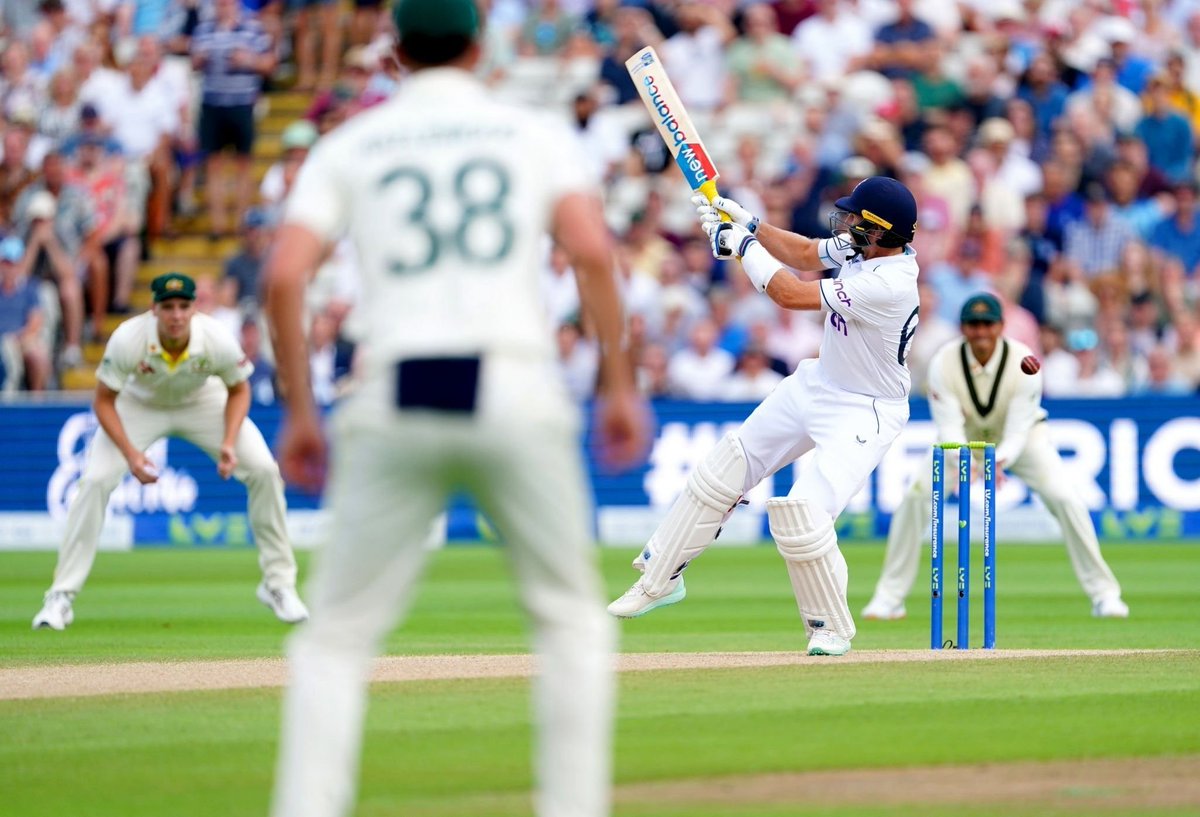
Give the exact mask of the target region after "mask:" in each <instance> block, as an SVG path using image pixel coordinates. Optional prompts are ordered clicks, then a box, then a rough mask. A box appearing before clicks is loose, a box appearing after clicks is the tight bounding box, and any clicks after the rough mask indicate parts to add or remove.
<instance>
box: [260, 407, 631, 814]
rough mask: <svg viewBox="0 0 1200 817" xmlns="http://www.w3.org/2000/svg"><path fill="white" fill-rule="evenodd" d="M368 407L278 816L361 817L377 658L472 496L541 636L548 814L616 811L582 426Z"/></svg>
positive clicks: (344, 470)
mask: <svg viewBox="0 0 1200 817" xmlns="http://www.w3.org/2000/svg"><path fill="white" fill-rule="evenodd" d="M529 397H532V395H526V396H525V398H529ZM525 398H522V399H525ZM355 401H358V402H359V403H367V402H369V401H368V399H367V398H363V397H362V395H361V394H359V395H356V396H355V397H351V398H349V401H348V405H346V406H343V407H342V408H341V409H339V411H338V413H337V414H336V416H335V418H334V421H333V432H334V434H333V437H334V457H333V466H332V470H331V475H330V488H329V494H328V497H327V500H328V504H329V506H330V508H331V510H332V514H333V526H332V530H333V531H335V532H336V536H335V538H334V539H333V540H332V541H330V542H328V543H327V544H326V545H325V546H324V547H323V548H322V549H321V550H320V551H319V552H318V553H317V556H316V559H315V562H314V567H313V571H312V575H311V579H310V583H309V587H308V591H307V594H306V595H307V598H308V603H309V610H310V618H309V620H308V622H307V623H306V624H304V625H302V626H301V627H300V628H299V629H298V630H297V631H296V632H295V633H294V634H293V635H292V636H291V638H290V639H289V644H288V655H289V659H290V667H291V668H290V676H291V680H290V684H289V687H288V691H287V695H286V699H285V703H284V721H283V734H282V739H281V745H280V755H279V765H278V774H277V778H276V787H275V795H274V800H273V805H272V812H271V813H272V814H273V815H274V817H342V815H347V814H349V813H351V811H352V809H353V804H354V801H355V790H356V786H357V777H358V762H359V753H360V749H361V743H362V732H363V715H364V709H365V705H366V694H367V677H368V674H369V671H370V667H371V662H372V659H373V657H374V656H375V655H376V654H377V652H378V650H379V649H380V643H381V641H382V639H383V638H384V636H385V635H386V634H387V633H388V632H389V631H390V630H391V629H392V628H393V626H394V625H395V624H396V623H397V622H398V621H400V620H401V619H402V618H403V616H404V613H405V612H406V609H407V607H408V604H409V602H410V601H411V599H412V596H413V585H414V584H415V582H416V580H417V578H418V575H419V573H420V572H421V568H422V565H423V563H424V560H425V555H426V551H425V549H424V548H423V547H422V543H423V542H424V541H425V540H426V539H427V537H428V531H429V527H430V523H431V522H432V521H433V519H434V518H435V516H437V515H438V514H439V513H440V512H441V511H442V509H443V507H444V506H445V503H446V500H447V497H448V496H449V495H450V493H451V492H452V491H454V490H456V489H462V490H466V491H467V492H469V493H470V494H471V495H472V496H473V497H474V498H475V500H476V502H477V503H478V505H479V507H480V508H481V509H482V510H483V511H484V513H486V514H487V516H488V517H489V518H490V519H491V521H492V522H493V523H494V525H495V527H496V528H497V530H498V532H499V533H500V535H501V536H502V538H503V540H504V542H505V551H506V554H507V556H508V560H509V563H510V565H511V568H512V571H513V574H514V576H515V578H516V581H517V585H518V588H519V592H520V598H521V602H522V605H523V606H524V608H525V612H526V613H527V615H528V617H529V620H530V622H531V625H532V637H533V649H534V651H535V653H536V655H537V662H538V672H537V676H536V678H535V679H534V680H533V701H534V717H535V735H536V740H535V744H536V745H535V758H534V776H535V779H536V784H537V794H536V802H535V811H536V814H537V815H539V817H603V816H604V815H607V814H608V813H609V797H610V780H611V758H610V754H611V740H612V738H611V729H612V717H613V705H614V703H613V702H614V694H615V693H614V675H613V663H614V659H613V650H614V647H615V627H614V624H613V622H612V620H611V619H610V617H609V616H608V615H607V614H606V613H605V611H604V601H603V595H602V587H601V582H600V578H599V574H598V572H597V570H596V568H595V564H594V558H595V554H594V548H593V546H592V542H591V536H590V533H589V525H588V521H587V520H588V519H589V507H588V503H587V500H586V498H585V497H586V496H587V491H586V488H585V481H584V472H583V467H582V463H581V461H580V455H579V441H578V436H577V430H576V428H575V424H574V423H573V422H571V423H566V422H562V423H557V424H554V423H539V422H538V421H537V420H531V419H530V418H529V416H528V415H524V414H520V413H512V412H505V413H504V414H505V415H506V416H507V418H508V419H506V420H491V421H486V420H483V419H478V418H477V419H452V418H447V417H444V416H437V415H431V414H423V415H422V414H417V413H405V414H404V415H402V416H401V415H398V414H393V415H392V416H390V417H388V416H382V415H380V413H379V412H378V411H377V410H375V409H366V410H364V411H362V412H358V413H356V410H355V407H354V405H353V404H354V402H355ZM375 405H376V406H377V405H378V404H377V403H376V404H375ZM534 413H536V409H535V410H534ZM462 772H463V774H464V775H469V774H470V770H469V769H467V768H464V769H463V770H462Z"/></svg>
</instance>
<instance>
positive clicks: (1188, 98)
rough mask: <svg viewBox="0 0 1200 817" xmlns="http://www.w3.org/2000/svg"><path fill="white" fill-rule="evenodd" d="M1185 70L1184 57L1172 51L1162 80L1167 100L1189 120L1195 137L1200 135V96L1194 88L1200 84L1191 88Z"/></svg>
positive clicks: (1199, 56)
mask: <svg viewBox="0 0 1200 817" xmlns="http://www.w3.org/2000/svg"><path fill="white" fill-rule="evenodd" d="M1197 62H1198V63H1200V55H1197ZM1184 68H1185V63H1184V55H1183V54H1182V53H1181V52H1179V51H1172V52H1171V54H1170V55H1169V56H1168V57H1167V68H1166V71H1165V72H1164V73H1163V74H1162V80H1163V83H1164V84H1165V85H1166V88H1167V100H1168V101H1169V102H1170V103H1171V106H1172V107H1173V108H1174V109H1175V110H1177V111H1179V112H1180V113H1181V114H1183V115H1184V116H1185V117H1186V118H1187V120H1188V123H1189V124H1190V125H1191V126H1192V136H1193V137H1195V136H1196V135H1197V134H1200V94H1197V92H1196V91H1195V90H1193V88H1200V84H1198V85H1195V86H1192V87H1189V86H1188V83H1187V79H1186V77H1185V74H1184Z"/></svg>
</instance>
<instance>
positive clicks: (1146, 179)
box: [1114, 133, 1171, 199]
mask: <svg viewBox="0 0 1200 817" xmlns="http://www.w3.org/2000/svg"><path fill="white" fill-rule="evenodd" d="M1114 161H1121V162H1125V163H1127V164H1128V165H1129V166H1130V167H1131V168H1133V170H1134V172H1135V173H1136V174H1137V178H1138V190H1137V195H1138V198H1142V199H1144V198H1149V197H1150V196H1156V195H1158V194H1159V193H1168V192H1170V190H1171V183H1170V182H1169V181H1167V177H1166V176H1164V175H1163V174H1162V173H1160V172H1159V171H1158V170H1157V169H1156V168H1153V167H1151V166H1150V156H1149V155H1148V154H1147V152H1146V143H1145V142H1143V141H1142V140H1141V139H1139V138H1138V137H1137V136H1135V135H1134V134H1132V133H1125V134H1118V135H1117V154H1116V157H1115V159H1114Z"/></svg>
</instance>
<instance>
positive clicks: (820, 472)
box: [608, 176, 918, 655]
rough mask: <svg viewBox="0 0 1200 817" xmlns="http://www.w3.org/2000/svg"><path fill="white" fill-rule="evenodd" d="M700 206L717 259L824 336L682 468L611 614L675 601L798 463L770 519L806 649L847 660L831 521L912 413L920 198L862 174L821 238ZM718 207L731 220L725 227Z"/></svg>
mask: <svg viewBox="0 0 1200 817" xmlns="http://www.w3.org/2000/svg"><path fill="white" fill-rule="evenodd" d="M696 203H697V205H698V208H699V213H700V218H701V223H702V225H703V226H704V229H705V232H707V233H708V235H709V237H710V239H711V240H712V246H713V252H714V254H715V255H716V256H717V257H719V258H722V257H729V256H736V257H737V258H738V259H739V260H740V261H741V263H742V269H743V270H744V271H745V273H746V275H747V276H748V277H749V278H750V280H751V281H752V282H753V283H754V285H755V287H756V288H757V289H758V290H759V291H760V292H765V293H766V294H767V295H768V296H769V297H770V298H771V300H773V301H774V302H775V303H777V304H779V305H780V306H782V307H784V308H786V309H803V310H820V311H822V312H827V313H828V316H827V317H826V319H825V321H824V324H825V334H824V337H823V338H822V341H821V350H820V357H819V358H816V359H812V360H805V361H803V362H801V363H800V365H799V366H798V367H797V368H796V371H795V372H793V373H792V374H791V375H790V376H788V377H787V378H785V379H784V380H783V382H782V383H780V384H779V385H778V386H777V387H776V388H775V390H774V391H773V392H772V393H771V394H770V395H769V396H768V397H767V398H766V399H765V400H763V402H762V403H761V404H759V406H758V407H757V408H756V409H755V410H754V412H753V413H752V414H751V415H750V416H749V417H748V418H747V419H746V421H745V422H744V423H742V425H741V427H740V428H738V430H737V431H734V432H732V433H731V434H728V435H726V436H725V437H724V438H723V439H722V440H721V441H720V442H719V443H717V445H716V447H715V448H714V449H713V450H712V451H711V452H709V454H708V455H707V456H706V457H705V458H704V460H703V461H702V462H701V463H700V464H699V465H698V466H697V467H696V469H695V470H694V471H693V472H692V473H691V475H690V476H689V477H688V481H687V484H686V486H685V487H684V490H683V493H681V494H680V495H679V497H678V499H676V500H675V503H674V504H673V505H672V506H671V509H670V510H669V511H668V512H667V516H666V518H665V519H664V520H663V521H662V522H661V523H660V524H659V526H658V529H657V530H656V531H655V532H654V535H653V536H652V537H651V538H650V541H649V542H648V543H647V544H646V546H645V547H644V548H643V549H642V552H641V553H639V554H638V556H637V558H636V559H634V567H635V568H636V569H639V570H642V571H644V575H643V576H642V578H640V579H639V580H638V581H636V582H634V584H633V586H632V587H630V588H629V590H628V591H626V592H625V594H624V595H623V596H621V597H620V598H619V599H617V600H616V601H614V602H613V603H612V604H610V605H609V608H608V610H609V612H610V613H611V614H613V615H615V616H618V617H621V618H633V617H636V616H641V615H644V614H645V613H648V612H650V611H651V610H654V609H656V608H658V607H662V606H664V605H668V604H673V603H675V602H678V601H682V600H683V598H684V595H685V593H686V591H685V589H684V584H683V571H684V569H685V568H686V567H687V566H688V564H689V563H690V562H691V561H692V560H693V559H695V558H696V557H697V556H699V555H700V554H701V553H703V552H704V550H705V549H706V548H707V547H708V546H709V545H710V544H712V542H713V540H714V539H715V538H716V536H717V534H718V533H719V532H720V528H721V525H722V524H724V522H725V520H726V519H727V518H728V517H729V515H730V514H731V513H732V512H733V509H734V508H736V507H737V505H738V503H739V501H740V500H741V497H742V496H743V495H744V494H745V493H746V492H747V491H749V490H750V489H751V488H753V487H754V486H755V485H757V484H758V483H759V482H760V481H762V480H763V479H765V478H767V477H769V476H771V475H772V474H774V473H775V472H777V471H778V470H779V469H781V468H783V467H784V466H786V465H789V464H791V463H793V462H795V461H796V460H797V459H798V458H799V459H800V462H799V463H798V467H797V469H796V482H795V484H794V485H793V486H792V489H791V491H790V492H789V493H788V495H787V496H786V497H777V498H774V499H771V500H768V502H767V519H768V522H769V525H770V529H771V535H772V537H774V539H775V543H776V545H777V547H778V548H779V553H780V555H782V556H783V559H784V562H785V563H786V564H787V569H788V575H789V577H790V579H791V583H792V589H793V591H794V593H795V596H796V602H797V605H798V606H799V608H800V618H801V620H802V621H803V623H804V628H805V631H806V633H807V635H808V637H809V642H808V653H809V655H845V654H846V653H847V652H849V650H850V640H851V639H852V638H853V637H854V634H855V628H854V619H853V617H852V616H851V614H850V609H849V606H848V605H847V602H846V584H847V580H848V572H847V568H846V560H845V558H843V556H842V553H841V551H840V550H839V549H838V543H837V534H836V533H835V532H834V527H833V525H834V520H835V519H836V518H837V516H838V514H840V513H841V512H842V510H843V509H844V508H845V507H846V504H847V503H848V502H849V501H850V499H851V498H852V497H853V496H854V494H856V493H857V492H858V491H859V489H860V488H861V487H862V485H863V483H864V482H866V480H867V478H868V477H869V476H870V474H871V472H872V471H873V470H875V466H877V465H878V464H879V461H880V459H882V458H883V455H884V454H885V453H886V452H887V450H888V448H890V447H891V445H892V442H893V441H894V440H895V439H896V436H897V435H898V434H899V433H900V430H901V429H902V428H903V427H904V424H905V423H906V422H907V421H908V393H909V384H910V379H909V373H908V368H907V366H906V365H905V358H906V356H907V353H908V345H909V341H910V340H911V339H912V336H913V332H914V331H915V330H916V324H917V312H918V297H917V259H916V254H915V253H914V252H913V250H912V249H911V248H910V247H909V246H908V245H909V243H910V242H911V241H912V240H913V236H914V235H915V233H916V221H917V205H916V202H915V200H914V199H913V195H912V193H910V192H909V191H908V189H907V188H906V187H905V186H904V185H903V184H901V183H900V182H898V181H896V180H895V179H891V178H887V177H884V176H876V177H873V178H869V179H866V180H864V181H863V182H861V183H860V184H859V185H858V186H857V187H855V188H854V191H853V192H852V193H851V194H850V195H849V196H846V197H844V198H840V199H838V200H837V202H836V206H837V208H838V210H837V212H836V213H834V214H833V215H832V216H831V217H830V222H831V227H832V228H833V233H834V236H835V237H833V238H826V239H821V240H817V239H812V238H805V237H804V236H801V235H797V234H795V233H791V232H787V231H786V230H780V229H778V228H775V227H771V226H770V225H767V224H760V223H759V221H758V219H755V218H754V217H753V216H752V215H751V214H750V213H748V212H747V211H746V210H745V208H743V207H742V206H741V205H739V204H738V203H737V202H734V201H731V200H729V199H724V198H716V199H714V200H713V202H712V205H711V206H710V205H709V203H708V202H707V201H704V200H703V199H699V200H697V201H696ZM721 213H724V214H725V215H727V216H728V217H729V218H730V219H732V221H730V222H722V221H721V220H720V214H721ZM784 264H787V265H788V266H790V267H793V268H795V269H800V270H822V269H831V268H832V269H836V270H837V277H836V278H829V279H825V280H821V281H802V280H801V279H800V278H798V277H796V276H795V275H793V274H792V273H791V272H789V271H788V270H785V269H784Z"/></svg>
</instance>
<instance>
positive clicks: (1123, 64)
mask: <svg viewBox="0 0 1200 817" xmlns="http://www.w3.org/2000/svg"><path fill="white" fill-rule="evenodd" d="M1102 36H1103V37H1104V39H1105V40H1107V41H1108V45H1109V48H1110V49H1111V59H1112V63H1113V67H1114V69H1115V71H1116V77H1117V82H1118V83H1120V84H1121V86H1122V87H1124V88H1128V89H1129V90H1130V91H1131V92H1132V93H1135V94H1140V93H1141V92H1142V89H1143V88H1145V86H1146V81H1147V80H1148V79H1150V75H1151V74H1153V73H1154V63H1153V62H1151V61H1150V60H1148V59H1146V58H1145V57H1143V56H1141V55H1140V54H1138V53H1136V52H1135V51H1134V49H1133V45H1134V43H1135V41H1136V40H1137V28H1136V27H1135V26H1134V24H1133V23H1132V22H1131V21H1130V20H1128V19H1126V18H1124V17H1109V18H1107V19H1106V20H1104V25H1103V32H1102Z"/></svg>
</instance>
